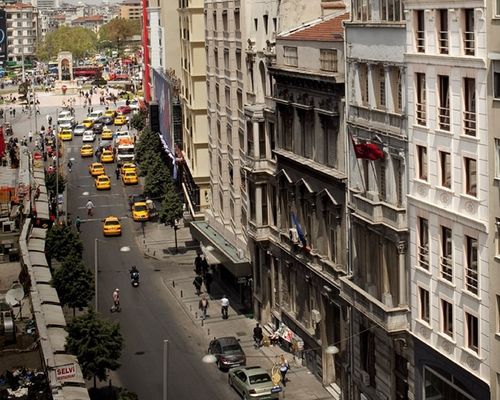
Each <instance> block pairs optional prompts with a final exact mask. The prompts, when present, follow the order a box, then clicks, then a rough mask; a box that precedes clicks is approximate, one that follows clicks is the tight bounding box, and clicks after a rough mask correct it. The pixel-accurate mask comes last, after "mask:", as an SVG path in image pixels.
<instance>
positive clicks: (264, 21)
mask: <svg viewBox="0 0 500 400" xmlns="http://www.w3.org/2000/svg"><path fill="white" fill-rule="evenodd" d="M262 19H263V23H264V31H265V32H266V35H267V31H268V29H269V27H268V22H269V16H268V15H264V16H263V17H262Z"/></svg>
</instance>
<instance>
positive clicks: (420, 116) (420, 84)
mask: <svg viewBox="0 0 500 400" xmlns="http://www.w3.org/2000/svg"><path fill="white" fill-rule="evenodd" d="M415 85H416V89H417V90H416V94H417V102H416V104H415V105H416V121H417V124H419V125H424V126H425V124H426V122H427V115H426V108H427V107H426V93H425V74H422V73H417V74H416V82H415Z"/></svg>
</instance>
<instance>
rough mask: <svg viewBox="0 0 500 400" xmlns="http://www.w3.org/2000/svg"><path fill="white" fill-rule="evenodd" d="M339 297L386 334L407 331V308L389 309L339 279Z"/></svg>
mask: <svg viewBox="0 0 500 400" xmlns="http://www.w3.org/2000/svg"><path fill="white" fill-rule="evenodd" d="M340 297H342V298H343V299H344V300H346V301H347V302H348V303H349V304H351V305H352V306H353V307H354V308H355V309H356V310H358V311H359V312H361V313H363V314H364V315H365V316H366V317H368V318H369V319H371V320H372V321H373V322H375V324H377V325H379V326H380V327H382V328H384V329H385V330H386V331H387V332H388V333H396V332H400V331H404V330H406V329H408V308H407V307H389V306H386V305H385V304H384V303H382V302H381V301H379V300H377V299H376V298H375V297H373V296H372V295H370V294H369V293H367V292H365V291H364V290H363V289H362V288H360V287H359V286H357V285H356V284H355V283H354V282H352V281H351V280H350V278H349V277H347V276H343V277H340Z"/></svg>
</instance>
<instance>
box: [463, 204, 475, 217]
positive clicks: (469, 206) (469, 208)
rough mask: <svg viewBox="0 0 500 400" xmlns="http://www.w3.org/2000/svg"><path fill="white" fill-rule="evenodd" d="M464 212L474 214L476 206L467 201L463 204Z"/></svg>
mask: <svg viewBox="0 0 500 400" xmlns="http://www.w3.org/2000/svg"><path fill="white" fill-rule="evenodd" d="M465 210H466V211H467V212H468V213H469V214H474V213H475V212H476V206H475V205H474V203H473V202H472V201H468V202H467V203H465Z"/></svg>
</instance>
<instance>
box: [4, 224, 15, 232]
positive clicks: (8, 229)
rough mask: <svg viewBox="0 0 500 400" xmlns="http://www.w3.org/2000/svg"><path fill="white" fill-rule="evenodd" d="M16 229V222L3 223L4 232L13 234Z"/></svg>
mask: <svg viewBox="0 0 500 400" xmlns="http://www.w3.org/2000/svg"><path fill="white" fill-rule="evenodd" d="M15 227H16V223H15V221H4V222H2V232H3V233H6V232H12V231H13V230H14V228H15Z"/></svg>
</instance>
